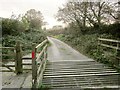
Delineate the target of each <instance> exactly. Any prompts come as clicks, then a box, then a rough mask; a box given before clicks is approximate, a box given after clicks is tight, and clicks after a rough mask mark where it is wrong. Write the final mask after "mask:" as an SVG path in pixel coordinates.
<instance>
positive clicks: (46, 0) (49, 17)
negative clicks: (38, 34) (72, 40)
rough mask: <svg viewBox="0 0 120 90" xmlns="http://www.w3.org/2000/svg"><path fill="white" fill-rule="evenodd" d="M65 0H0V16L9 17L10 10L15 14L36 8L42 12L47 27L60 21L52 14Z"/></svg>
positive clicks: (58, 23)
mask: <svg viewBox="0 0 120 90" xmlns="http://www.w3.org/2000/svg"><path fill="white" fill-rule="evenodd" d="M65 2H66V0H0V17H5V18H6V17H10V16H11V15H12V12H13V13H14V14H15V15H19V14H24V13H25V12H26V11H27V10H29V9H36V10H39V11H41V12H42V14H43V16H44V19H45V21H47V22H48V24H49V25H47V28H51V27H52V26H54V25H60V24H62V23H60V22H57V21H56V20H55V18H54V15H55V14H56V13H57V11H58V7H61V6H62V5H63V4H64V3H65Z"/></svg>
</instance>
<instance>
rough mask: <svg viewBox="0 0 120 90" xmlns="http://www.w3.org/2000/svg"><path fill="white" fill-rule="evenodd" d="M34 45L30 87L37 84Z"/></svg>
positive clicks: (33, 47)
mask: <svg viewBox="0 0 120 90" xmlns="http://www.w3.org/2000/svg"><path fill="white" fill-rule="evenodd" d="M35 47H36V45H35V44H33V45H32V88H36V85H37V62H36V48H35Z"/></svg>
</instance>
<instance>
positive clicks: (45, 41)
mask: <svg viewBox="0 0 120 90" xmlns="http://www.w3.org/2000/svg"><path fill="white" fill-rule="evenodd" d="M45 43H47V40H44V41H43V42H42V43H40V44H38V45H37V46H36V48H38V47H42V46H43V45H44V44H45Z"/></svg>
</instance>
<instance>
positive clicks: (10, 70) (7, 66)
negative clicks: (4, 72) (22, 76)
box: [2, 63, 15, 72]
mask: <svg viewBox="0 0 120 90" xmlns="http://www.w3.org/2000/svg"><path fill="white" fill-rule="evenodd" d="M2 66H4V67H6V68H7V69H9V70H10V71H11V72H15V71H14V70H13V69H11V68H10V67H9V66H7V65H5V64H3V63H2Z"/></svg>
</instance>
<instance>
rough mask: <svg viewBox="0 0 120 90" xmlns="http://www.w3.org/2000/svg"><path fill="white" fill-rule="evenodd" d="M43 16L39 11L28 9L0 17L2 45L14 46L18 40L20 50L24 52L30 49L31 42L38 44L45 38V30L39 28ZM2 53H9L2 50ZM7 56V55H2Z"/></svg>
mask: <svg viewBox="0 0 120 90" xmlns="http://www.w3.org/2000/svg"><path fill="white" fill-rule="evenodd" d="M42 25H43V17H42V14H41V12H40V11H36V10H34V9H31V10H28V11H27V12H26V14H25V15H23V16H21V15H19V16H18V17H17V16H15V15H12V16H11V18H2V46H3V47H14V46H15V44H16V41H20V43H21V46H22V50H23V51H24V52H26V53H28V51H30V50H31V49H32V47H31V46H32V43H36V45H37V44H39V43H41V42H42V41H43V40H45V39H46V32H45V31H43V30H42V29H41V26H42ZM2 53H6V54H7V53H10V52H9V51H8V50H3V51H2ZM5 58H9V57H4V58H3V59H5Z"/></svg>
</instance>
